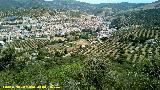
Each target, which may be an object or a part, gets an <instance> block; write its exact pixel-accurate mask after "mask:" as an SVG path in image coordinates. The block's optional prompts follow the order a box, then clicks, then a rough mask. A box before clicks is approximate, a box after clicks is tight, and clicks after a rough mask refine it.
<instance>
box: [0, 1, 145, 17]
mask: <svg viewBox="0 0 160 90" xmlns="http://www.w3.org/2000/svg"><path fill="white" fill-rule="evenodd" d="M145 5H146V4H144V3H140V4H136V3H127V2H123V3H102V4H89V3H85V2H80V1H76V0H53V1H44V0H0V8H50V9H78V10H83V11H87V12H88V13H89V12H90V13H93V14H96V15H100V14H101V13H106V12H108V10H112V11H113V12H119V11H122V10H128V9H134V8H138V7H142V6H145ZM106 8H107V9H106ZM108 8H110V9H108Z"/></svg>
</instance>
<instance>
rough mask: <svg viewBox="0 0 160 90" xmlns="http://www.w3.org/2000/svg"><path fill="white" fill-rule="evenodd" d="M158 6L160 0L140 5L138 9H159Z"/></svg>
mask: <svg viewBox="0 0 160 90" xmlns="http://www.w3.org/2000/svg"><path fill="white" fill-rule="evenodd" d="M157 8H160V0H158V1H156V2H153V3H149V4H147V5H144V6H142V7H139V8H138V9H141V10H142V9H143V10H146V9H157Z"/></svg>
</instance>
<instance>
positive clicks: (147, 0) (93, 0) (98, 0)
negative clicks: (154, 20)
mask: <svg viewBox="0 0 160 90" xmlns="http://www.w3.org/2000/svg"><path fill="white" fill-rule="evenodd" d="M77 1H82V2H88V3H94V4H95V3H96V4H97V3H119V2H130V3H151V2H154V1H158V0H77Z"/></svg>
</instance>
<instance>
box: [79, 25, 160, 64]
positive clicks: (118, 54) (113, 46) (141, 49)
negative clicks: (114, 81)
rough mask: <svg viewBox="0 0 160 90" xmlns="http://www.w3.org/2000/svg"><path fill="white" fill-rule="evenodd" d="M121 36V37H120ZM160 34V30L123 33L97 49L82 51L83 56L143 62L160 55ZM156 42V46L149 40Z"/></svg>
mask: <svg viewBox="0 0 160 90" xmlns="http://www.w3.org/2000/svg"><path fill="white" fill-rule="evenodd" d="M119 36H121V37H119ZM159 38H160V32H159V30H158V29H154V30H152V29H150V30H146V29H141V28H137V29H135V30H132V31H125V30H124V31H122V32H121V34H120V35H119V34H118V33H117V35H115V36H113V37H112V38H110V39H108V40H106V41H105V42H104V43H99V44H97V45H96V47H90V48H88V49H86V50H83V51H81V53H82V54H85V55H88V56H89V57H90V56H95V57H98V56H100V57H105V58H111V59H113V60H119V59H121V58H122V57H123V59H124V58H125V60H128V61H132V62H141V60H143V59H145V58H153V57H156V56H159V55H160V46H159ZM151 39H152V40H153V39H154V40H155V42H156V43H155V44H152V43H147V42H146V41H147V40H151Z"/></svg>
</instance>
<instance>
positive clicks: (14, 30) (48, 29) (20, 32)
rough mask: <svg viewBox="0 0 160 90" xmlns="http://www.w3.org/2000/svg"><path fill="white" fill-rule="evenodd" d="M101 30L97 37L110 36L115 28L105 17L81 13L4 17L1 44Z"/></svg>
mask: <svg viewBox="0 0 160 90" xmlns="http://www.w3.org/2000/svg"><path fill="white" fill-rule="evenodd" d="M85 29H87V30H89V29H90V30H92V31H96V30H97V29H99V30H100V31H99V32H98V34H97V38H102V37H109V36H111V33H112V32H113V31H115V29H109V25H107V23H106V22H105V21H104V20H103V18H101V17H99V16H94V15H88V14H87V15H81V16H80V17H71V16H68V15H66V14H65V13H64V12H59V14H58V15H55V16H51V15H49V14H47V15H45V16H41V17H37V18H32V17H20V18H19V17H16V16H8V17H4V18H3V19H2V20H1V22H0V40H1V42H2V43H1V44H2V45H4V42H3V41H4V40H5V42H12V41H14V40H17V39H24V40H26V39H28V38H45V39H48V40H50V39H51V38H52V37H55V36H64V35H65V34H68V33H70V32H74V31H78V32H81V31H82V30H85Z"/></svg>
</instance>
